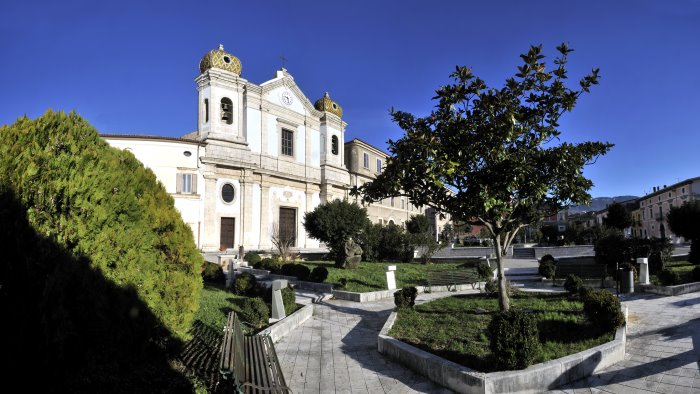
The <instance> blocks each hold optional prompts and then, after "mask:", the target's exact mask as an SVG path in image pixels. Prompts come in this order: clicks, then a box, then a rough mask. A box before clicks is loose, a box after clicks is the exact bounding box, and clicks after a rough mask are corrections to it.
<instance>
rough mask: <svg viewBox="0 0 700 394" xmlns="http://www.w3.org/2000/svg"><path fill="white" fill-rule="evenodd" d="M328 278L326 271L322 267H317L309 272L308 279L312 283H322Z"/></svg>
mask: <svg viewBox="0 0 700 394" xmlns="http://www.w3.org/2000/svg"><path fill="white" fill-rule="evenodd" d="M326 278H328V269H327V268H326V267H323V266H318V267H316V268H314V269H313V270H312V271H311V275H310V276H309V279H310V280H311V281H312V282H316V283H323V282H324V281H325V280H326Z"/></svg>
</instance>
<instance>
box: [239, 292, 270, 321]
mask: <svg viewBox="0 0 700 394" xmlns="http://www.w3.org/2000/svg"><path fill="white" fill-rule="evenodd" d="M241 318H242V319H243V321H245V322H246V323H248V325H250V326H252V327H254V328H261V327H263V326H265V325H267V323H268V322H269V320H270V310H269V309H268V308H267V304H265V301H263V300H262V298H259V297H254V298H246V300H245V301H243V307H242V308H241Z"/></svg>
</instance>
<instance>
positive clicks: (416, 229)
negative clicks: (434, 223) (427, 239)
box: [406, 214, 430, 234]
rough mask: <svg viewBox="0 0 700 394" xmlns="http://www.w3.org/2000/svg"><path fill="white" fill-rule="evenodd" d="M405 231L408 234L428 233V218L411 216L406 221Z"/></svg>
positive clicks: (421, 215)
mask: <svg viewBox="0 0 700 394" xmlns="http://www.w3.org/2000/svg"><path fill="white" fill-rule="evenodd" d="M406 231H408V232H409V233H410V234H422V233H427V232H428V231H430V222H429V221H428V217H427V216H425V215H423V214H420V215H411V218H410V219H408V220H407V221H406Z"/></svg>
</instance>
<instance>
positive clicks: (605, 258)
mask: <svg viewBox="0 0 700 394" xmlns="http://www.w3.org/2000/svg"><path fill="white" fill-rule="evenodd" d="M626 245H627V241H626V240H625V236H624V235H623V234H622V231H620V230H617V229H610V228H609V229H606V230H604V234H603V236H602V237H601V238H600V239H598V241H597V242H596V244H595V246H594V250H595V260H596V263H598V264H605V265H607V267H608V272H609V273H612V272H615V269H616V267H617V264H618V263H623V262H626V261H627V259H628V256H627V253H626Z"/></svg>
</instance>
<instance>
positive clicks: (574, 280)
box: [564, 274, 584, 295]
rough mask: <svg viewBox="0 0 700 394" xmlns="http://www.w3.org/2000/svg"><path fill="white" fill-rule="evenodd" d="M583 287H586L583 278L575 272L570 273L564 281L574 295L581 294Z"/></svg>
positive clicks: (565, 286)
mask: <svg viewBox="0 0 700 394" xmlns="http://www.w3.org/2000/svg"><path fill="white" fill-rule="evenodd" d="M582 287H584V285H583V279H581V278H579V277H578V276H576V275H574V274H569V275H568V276H567V277H566V280H565V281H564V289H566V291H568V292H569V293H570V294H572V295H576V294H579V293H580V292H581V288H582Z"/></svg>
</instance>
